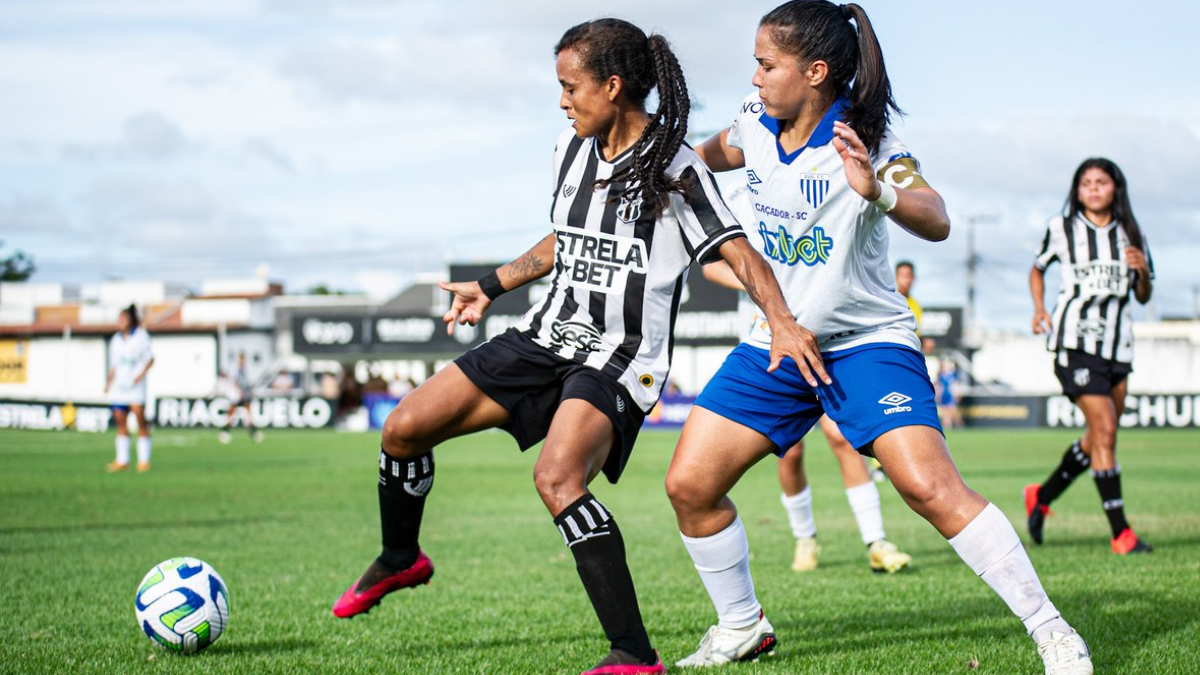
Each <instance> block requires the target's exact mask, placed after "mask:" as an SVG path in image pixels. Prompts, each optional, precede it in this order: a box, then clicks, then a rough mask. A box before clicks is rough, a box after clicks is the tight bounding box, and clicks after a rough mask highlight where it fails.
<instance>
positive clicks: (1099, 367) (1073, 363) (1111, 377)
mask: <svg viewBox="0 0 1200 675" xmlns="http://www.w3.org/2000/svg"><path fill="white" fill-rule="evenodd" d="M1132 372H1133V364H1130V363H1121V362H1120V361H1110V360H1108V359H1102V358H1100V357H1099V356H1096V355H1095V354H1088V353H1087V352H1081V351H1079V350H1076V349H1064V350H1062V351H1060V352H1058V353H1057V354H1056V355H1055V357H1054V375H1055V377H1057V378H1058V382H1059V384H1061V385H1062V390H1063V395H1064V396H1066V397H1068V398H1070V399H1071V401H1075V400H1076V399H1078V398H1079V397H1080V396H1083V395H1085V394H1097V395H1100V396H1112V388H1113V387H1115V386H1117V385H1119V384H1121V383H1122V382H1124V381H1125V379H1126V378H1127V377H1129V373H1132Z"/></svg>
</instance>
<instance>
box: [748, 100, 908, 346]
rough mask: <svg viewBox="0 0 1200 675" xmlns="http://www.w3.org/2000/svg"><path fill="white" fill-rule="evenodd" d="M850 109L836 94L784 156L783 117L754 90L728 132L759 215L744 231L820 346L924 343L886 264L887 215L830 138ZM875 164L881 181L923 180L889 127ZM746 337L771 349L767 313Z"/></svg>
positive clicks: (905, 183) (904, 182)
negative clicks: (804, 138) (858, 188)
mask: <svg viewBox="0 0 1200 675" xmlns="http://www.w3.org/2000/svg"><path fill="white" fill-rule="evenodd" d="M845 106H846V101H845V99H839V100H838V101H837V102H836V103H835V104H834V105H833V107H832V108H830V111H829V112H828V113H827V114H826V115H825V117H824V118H823V119H822V120H821V122H820V123H819V124H818V125H817V127H816V129H815V130H814V131H813V133H812V136H811V138H810V139H809V141H808V144H807V145H805V146H804V147H803V148H800V149H799V150H797V151H795V152H793V153H791V154H788V153H785V152H784V150H783V148H782V146H781V145H780V144H779V129H780V122H779V120H776V119H774V118H772V117H770V116H769V115H767V114H766V112H765V110H764V108H763V104H762V101H761V100H760V99H759V97H758V94H757V93H755V94H752V95H750V96H748V97H746V99H745V100H744V101H743V102H742V107H741V111H740V112H739V114H738V116H737V118H736V119H735V120H734V122H733V124H732V125H731V126H730V128H729V135H728V143H729V145H731V146H733V147H737V148H741V150H742V153H743V154H744V155H745V159H746V167H745V168H746V187H747V189H748V191H749V197H750V201H751V204H752V206H753V209H754V219H753V220H750V221H747V222H745V223H743V227H744V228H745V230H746V233H747V235H748V236H749V237H750V241H751V244H752V245H753V246H754V247H755V248H756V249H757V250H758V251H759V252H760V253H762V255H763V256H764V257H765V258H766V259H767V262H768V263H769V264H770V265H771V269H772V271H773V272H774V273H775V277H776V278H777V279H778V280H779V286H780V288H782V289H783V295H784V298H785V299H786V300H787V303H788V307H789V309H790V310H791V312H792V314H793V315H794V316H795V317H796V321H797V322H798V323H799V324H800V325H802V326H804V327H805V328H807V329H809V330H811V331H812V332H814V333H816V335H817V339H818V340H819V342H820V348H821V351H836V350H841V349H848V348H850V347H857V346H859V345H864V344H870V343H876V342H893V343H896V344H901V345H906V346H909V347H912V348H914V349H919V348H920V342H919V341H918V339H917V336H916V328H917V323H916V319H915V318H914V317H913V313H912V311H911V310H910V309H909V307H908V304H907V303H906V302H905V300H904V296H902V295H900V293H898V292H897V291H896V285H895V276H894V273H893V271H892V267H891V263H890V262H889V261H888V227H887V222H886V218H885V216H884V214H883V213H882V212H881V211H879V210H878V209H877V208H875V207H874V206H872V205H871V204H870V203H868V202H867V201H866V200H865V199H863V198H862V196H861V195H859V194H858V193H857V192H855V191H854V190H853V188H851V187H850V185H849V183H848V182H847V180H846V172H845V168H844V164H843V163H842V159H841V157H840V156H839V155H838V153H837V150H836V149H835V148H834V146H833V143H832V141H833V123H834V121H835V120H838V119H840V115H841V112H842V111H843V110H844V108H845ZM872 163H873V165H874V167H875V170H876V171H877V174H878V176H879V178H880V180H884V181H887V182H888V183H890V184H892V185H894V186H896V187H898V188H914V187H921V186H925V185H926V183H925V181H924V179H923V178H922V177H921V174H920V166H919V165H918V164H917V162H916V160H915V159H913V157H912V155H910V154H909V152H908V150H907V148H905V147H904V145H903V144H902V143H901V142H900V141H899V140H898V139H897V138H896V136H895V135H894V134H893V133H892V132H891V130H890V129H888V130H887V131H886V133H885V134H884V136H883V140H882V141H881V142H880V145H879V150H878V151H877V152H876V153H874V155H873V157H872ZM743 341H745V342H747V343H749V344H752V345H755V346H758V347H762V348H769V347H770V344H771V334H770V331H769V329H768V327H767V322H766V321H765V320H763V319H762V318H761V313H760V315H759V319H758V320H756V321H755V322H754V324H753V326H752V327H751V329H750V332H749V334H747V335H746V336H745V338H743Z"/></svg>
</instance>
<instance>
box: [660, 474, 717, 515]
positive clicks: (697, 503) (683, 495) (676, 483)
mask: <svg viewBox="0 0 1200 675" xmlns="http://www.w3.org/2000/svg"><path fill="white" fill-rule="evenodd" d="M666 489H667V499H670V500H671V507H672V508H674V509H675V513H676V514H679V515H684V514H689V513H696V512H699V511H703V510H704V509H705V507H707V506H709V505H710V502H711V500H710V499H708V498H707V497H706V495H705V490H704V487H703V485H702V484H701V483H700V482H699V481H697V480H695V479H694V477H693V476H692V475H689V474H687V473H686V472H683V471H676V472H671V471H668V472H667V479H666Z"/></svg>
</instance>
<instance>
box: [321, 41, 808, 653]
mask: <svg viewBox="0 0 1200 675" xmlns="http://www.w3.org/2000/svg"><path fill="white" fill-rule="evenodd" d="M555 53H556V54H557V71H558V79H559V81H560V83H561V84H562V97H561V99H560V102H559V104H560V106H561V108H562V109H563V110H564V111H565V112H566V113H567V117H568V118H569V119H570V120H572V125H571V128H570V129H567V130H566V131H564V132H563V133H562V135H561V136H560V137H559V142H558V148H557V150H556V151H555V173H556V181H555V183H554V186H553V202H552V204H551V207H550V220H551V222H552V224H553V231H552V232H551V233H550V234H548V235H546V237H545V238H544V239H542V241H541V242H540V243H538V244H536V245H535V246H534V247H533V248H532V249H530V250H529V251H528V252H527V253H526V254H525V255H523V256H521V257H520V258H518V259H517V260H516V261H514V262H512V263H509V264H507V265H504V266H503V267H501V268H499V269H498V270H496V271H495V272H492V273H490V274H488V275H486V276H485V277H483V278H482V279H480V280H479V282H470V283H458V284H443V286H442V287H443V288H444V289H446V290H448V291H451V292H452V293H453V294H454V300H453V304H452V306H451V309H450V311H449V312H447V313H446V315H445V317H444V319H445V321H446V322H447V323H448V324H449V327H450V328H451V329H452V328H453V326H454V323H455V322H458V323H463V324H476V323H478V322H479V321H480V320H481V318H482V315H483V313H484V312H485V311H486V310H487V308H488V307H489V305H490V303H491V301H492V300H493V299H495V298H496V297H497V296H499V295H500V294H501V293H504V292H506V291H510V290H513V289H515V288H517V287H519V286H521V285H524V284H527V283H529V282H530V281H533V280H535V279H538V278H541V277H544V276H546V275H551V274H552V276H551V280H550V290H549V292H548V293H547V294H546V296H545V297H544V298H543V299H542V300H541V301H540V302H538V304H536V305H535V306H534V307H532V308H531V309H530V310H529V311H528V312H527V313H526V315H525V318H524V319H523V320H522V321H521V323H520V324H519V325H518V326H517V327H515V328H513V329H510V330H509V331H507V332H505V333H502V334H501V335H498V336H496V337H494V338H492V339H491V340H489V341H488V342H486V343H484V344H482V345H480V346H478V347H476V348H475V349H473V350H471V351H469V352H467V353H466V354H464V355H463V356H462V357H460V358H459V359H458V360H456V361H455V362H454V364H452V365H450V366H448V367H446V368H445V369H443V370H441V371H440V372H438V373H437V374H436V375H434V376H433V377H432V378H430V379H429V380H427V381H426V382H425V383H424V384H422V385H421V386H420V387H417V389H416V390H414V391H413V392H412V393H410V394H408V395H407V396H405V397H404V400H403V401H401V402H400V405H399V406H397V408H396V409H395V410H394V411H393V412H392V414H391V415H390V416H389V417H388V420H387V422H386V424H385V425H384V429H383V443H382V452H381V454H380V457H379V510H380V516H381V520H382V524H383V528H382V529H383V551H382V553H381V554H380V555H379V556H378V558H376V560H375V561H374V562H373V563H372V564H371V565H370V566H369V567H368V569H367V571H366V572H365V573H364V574H363V575H362V576H361V577H360V578H359V580H358V581H357V582H356V583H354V584H353V585H351V586H350V588H348V589H347V590H346V592H345V593H343V594H342V596H341V597H340V598H339V599H338V600H337V602H336V603H335V604H334V607H333V613H334V614H335V615H336V616H338V617H343V618H348V617H351V616H355V615H357V614H361V613H363V612H366V611H368V610H369V609H371V607H373V606H374V605H375V604H377V603H378V602H379V601H380V600H381V599H382V598H383V596H384V595H386V594H388V593H390V592H392V591H395V590H399V589H401V588H409V587H413V586H416V585H419V584H423V583H426V582H427V581H428V580H429V578H430V577H431V576H432V575H433V565H432V563H431V562H430V560H429V557H428V556H426V555H425V553H424V552H422V551H421V548H420V546H419V544H418V537H419V534H420V529H421V519H422V515H423V511H424V508H425V499H426V495H428V493H429V491H430V489H431V488H432V486H433V479H434V461H433V448H434V446H436V445H438V444H439V443H442V442H443V441H445V440H448V439H450V438H454V437H457V436H464V435H466V434H470V433H473V432H475V431H480V430H483V429H488V428H493V427H500V428H503V429H505V430H507V431H509V432H510V433H511V434H512V435H513V437H514V438H515V439H516V441H517V444H518V445H519V447H520V448H521V449H522V450H525V449H528V448H530V447H532V446H534V445H536V444H537V443H538V442H540V441H542V440H543V439H544V440H545V443H544V444H543V445H542V448H541V450H540V452H539V455H538V458H537V463H536V465H535V467H534V470H533V481H534V485H535V487H536V488H537V491H538V494H539V495H540V496H541V498H542V501H543V503H544V504H545V506H546V509H547V510H548V511H549V512H550V515H551V516H552V517H553V518H554V524H555V526H557V528H558V531H559V533H560V534H561V535H562V537H563V540H564V543H565V544H566V545H567V546H568V547H569V548H570V549H571V553H572V554H573V556H574V558H575V565H576V570H577V571H578V573H579V578H580V581H582V582H583V586H584V589H585V590H586V591H587V594H588V597H589V599H590V600H591V602H592V607H593V609H594V610H595V612H596V616H597V618H598V619H599V621H600V625H601V627H602V628H603V630H604V633H605V635H606V636H607V637H608V639H609V643H610V651H609V653H608V654H607V655H606V656H605V657H604V658H603V659H601V661H600V662H599V663H598V664H597V665H596V666H595V667H594V668H592V669H590V670H588V671H587V674H588V675H602V674H608V675H617V674H622V675H633V674H635V673H662V672H664V667H663V664H662V661H661V660H660V659H659V657H658V655H657V654H656V653H655V652H654V650H653V648H652V647H651V644H650V639H649V637H648V636H647V633H646V629H645V626H644V625H643V623H642V618H641V613H640V610H639V609H638V604H637V598H636V595H635V592H634V586H633V579H632V577H631V575H630V572H629V568H628V565H627V564H626V561H625V545H624V541H623V539H622V537H621V531H620V529H619V528H618V527H617V521H616V519H615V516H614V514H613V513H612V512H610V511H609V510H608V509H607V507H605V506H604V505H603V504H602V503H601V502H600V500H599V499H597V498H596V496H595V495H593V494H592V493H591V492H590V491H589V489H588V485H589V484H590V483H591V481H592V480H593V479H594V478H595V477H596V476H597V475H599V474H600V473H601V472H603V473H604V474H605V476H606V477H607V478H608V479H609V481H610V482H613V483H615V482H617V479H618V478H619V477H620V475H621V472H622V470H623V469H624V467H625V462H626V460H627V459H628V457H629V454H630V452H631V450H632V448H633V443H634V439H636V438H637V434H638V430H639V429H640V427H641V424H642V421H643V420H644V418H645V416H646V413H647V412H648V411H649V410H650V408H652V407H653V406H654V404H655V402H656V401H657V400H658V397H659V394H660V392H661V389H662V386H663V383H664V382H665V381H666V376H667V372H668V371H669V370H670V365H671V363H670V361H671V347H672V339H671V331H672V329H673V328H674V325H675V317H676V314H677V312H678V310H679V304H680V302H681V301H682V296H683V289H684V281H685V275H686V273H687V269H688V266H689V264H691V263H692V262H693V261H698V262H701V263H704V262H711V261H713V260H717V259H724V260H726V261H728V262H729V263H730V266H731V267H732V268H733V270H734V271H735V273H736V274H737V276H738V279H739V281H740V282H741V283H742V284H743V285H744V286H745V287H746V288H747V289H749V292H750V295H751V297H752V298H753V299H754V301H755V303H756V304H758V305H759V307H761V308H763V310H764V311H765V312H766V313H767V317H768V320H770V321H771V322H772V324H778V325H779V327H778V328H777V329H776V331H775V334H774V336H773V341H772V343H771V354H772V358H771V359H769V361H771V364H770V367H772V368H775V367H778V364H779V363H780V362H781V361H782V360H783V359H784V357H785V356H787V355H790V356H792V357H794V358H795V359H796V360H798V361H802V362H806V363H809V362H811V363H813V364H815V366H816V367H818V368H819V367H820V353H819V352H818V351H817V343H816V339H815V336H814V335H813V334H812V333H811V332H807V331H805V330H804V329H802V328H801V327H800V326H798V325H797V324H796V323H795V322H794V321H792V319H791V316H790V315H789V313H788V310H787V303H786V302H785V301H784V298H783V295H782V292H781V291H780V288H779V286H778V284H777V283H776V281H775V278H774V277H773V276H771V272H770V268H769V266H768V265H767V264H766V263H765V262H764V261H763V259H762V257H761V256H759V255H758V254H756V253H755V252H754V249H753V248H752V247H751V246H750V244H749V243H748V241H747V239H746V236H745V235H744V234H743V232H742V229H741V227H739V226H738V223H737V221H736V220H735V219H734V217H733V215H732V214H731V213H730V212H729V209H728V208H726V206H725V204H724V202H722V200H721V197H720V193H719V192H718V191H717V188H716V183H715V182H714V180H713V177H712V174H711V173H710V172H709V171H708V169H707V168H706V167H705V166H704V163H703V162H701V161H700V158H699V157H698V156H697V155H696V153H695V152H694V151H692V150H691V148H689V147H687V146H686V145H685V144H683V138H684V136H685V134H686V133H687V117H688V109H689V101H688V93H687V86H686V83H685V81H684V79H683V72H682V70H681V69H680V67H679V63H678V61H677V60H676V58H675V56H674V54H673V53H672V52H671V49H670V46H669V45H668V44H667V41H666V40H665V39H664V38H663V37H662V36H659V35H651V36H650V37H647V36H646V34H645V33H643V32H642V31H641V30H640V29H639V28H637V27H636V26H634V25H633V24H630V23H629V22H627V21H621V20H618V19H600V20H596V21H591V22H588V23H585V24H581V25H579V26H576V27H574V28H572V29H570V30H568V31H567V32H566V34H564V35H563V37H562V39H561V40H560V41H559V43H558V46H557V47H556V48H555ZM652 89H657V90H658V98H659V107H658V110H657V112H656V113H655V114H654V115H648V114H647V113H646V110H645V101H646V98H647V96H648V95H649V93H650V91H651V90H652ZM767 367H768V364H767V363H764V364H763V368H764V369H766V368H767ZM464 498H470V496H469V495H465V496H464ZM511 562H512V561H497V564H508V563H511Z"/></svg>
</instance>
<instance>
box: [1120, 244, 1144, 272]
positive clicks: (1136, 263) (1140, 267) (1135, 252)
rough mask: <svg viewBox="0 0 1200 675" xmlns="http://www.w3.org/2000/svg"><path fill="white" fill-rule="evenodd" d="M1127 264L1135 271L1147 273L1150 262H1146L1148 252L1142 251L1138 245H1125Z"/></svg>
mask: <svg viewBox="0 0 1200 675" xmlns="http://www.w3.org/2000/svg"><path fill="white" fill-rule="evenodd" d="M1125 264H1126V265H1129V269H1131V270H1133V271H1135V272H1142V273H1145V272H1146V271H1147V270H1148V268H1149V264H1148V263H1147V262H1146V254H1145V253H1142V249H1140V248H1138V247H1136V246H1126V247H1125Z"/></svg>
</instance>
